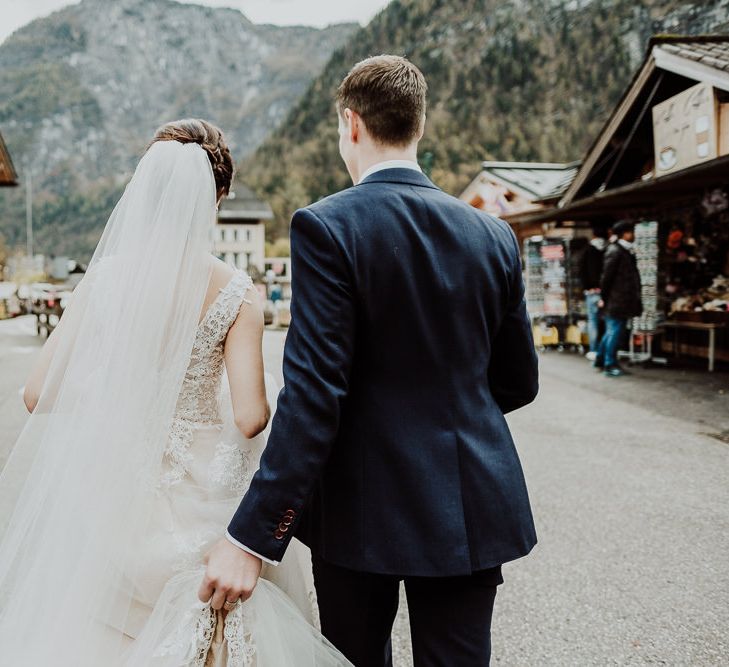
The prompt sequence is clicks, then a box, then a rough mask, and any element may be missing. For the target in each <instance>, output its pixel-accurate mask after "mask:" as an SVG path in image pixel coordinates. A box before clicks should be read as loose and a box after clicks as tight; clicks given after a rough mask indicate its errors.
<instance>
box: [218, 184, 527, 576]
mask: <svg viewBox="0 0 729 667" xmlns="http://www.w3.org/2000/svg"><path fill="white" fill-rule="evenodd" d="M291 251H292V275H293V281H294V282H293V300H292V320H291V327H290V330H289V333H288V338H287V341H286V348H285V353H284V383H285V387H284V389H283V390H282V392H281V394H280V396H279V400H278V408H277V411H276V414H275V417H274V419H273V425H272V430H271V435H270V438H269V441H268V445H267V447H266V449H265V451H264V453H263V456H262V458H261V466H260V470H259V471H258V472H257V473H256V475H255V477H254V478H253V481H252V483H251V486H250V488H249V490H248V492H247V493H246V495H245V497H244V498H243V500H242V502H241V504H240V507H239V508H238V510H237V512H236V514H235V516H234V517H233V519H232V521H231V523H230V526H229V528H228V531H229V533H230V535H231V536H232V537H234V538H235V539H236V540H238V541H239V542H241V543H242V544H245V545H246V546H247V547H249V548H250V549H253V550H254V551H256V552H258V553H259V554H262V555H264V556H266V557H267V558H270V559H272V560H280V559H281V558H282V556H283V554H284V552H285V550H286V547H287V545H288V543H289V541H290V539H291V537H292V536H293V535H296V537H298V538H299V539H301V540H302V541H303V542H304V543H306V544H308V545H309V546H310V547H311V549H312V550H313V551H314V552H315V553H317V554H318V555H319V556H321V557H322V558H323V559H324V560H326V561H328V562H331V563H333V564H335V565H340V566H342V567H346V568H349V569H353V570H358V571H364V572H373V573H381V574H392V575H401V576H453V575H464V574H470V573H472V572H474V571H478V570H483V569H487V568H491V567H495V566H497V565H500V564H502V563H504V562H506V561H510V560H513V559H515V558H519V557H520V556H524V555H525V554H527V553H528V552H529V551H530V549H531V548H532V547H533V546H534V544H535V543H536V536H535V531H534V524H533V521H532V515H531V510H530V506H529V499H528V496H527V490H526V485H525V482H524V477H523V473H522V469H521V465H520V462H519V458H518V456H517V452H516V449H515V448H514V443H513V441H512V438H511V435H510V433H509V428H508V426H507V424H506V421H505V419H504V413H506V412H509V411H511V410H514V409H516V408H519V407H521V406H523V405H525V404H527V403H529V402H530V401H532V400H533V399H534V397H535V396H536V394H537V359H536V354H535V351H534V345H533V341H532V334H531V327H530V323H529V319H528V316H527V312H526V308H525V304H524V287H523V281H522V274H521V260H520V253H519V247H518V244H517V241H516V238H515V236H514V234H513V232H512V231H511V229H510V228H509V226H508V225H507V224H506V223H505V222H504V221H502V220H499V219H497V218H494V217H491V216H489V215H486V214H484V213H482V212H480V211H478V210H476V209H474V208H472V207H470V206H468V205H467V204H465V203H464V202H462V201H459V200H458V199H456V198H454V197H451V196H449V195H447V194H445V193H444V192H442V191H441V190H440V189H438V188H437V187H436V186H434V185H433V184H432V183H431V182H430V180H428V178H426V177H425V176H424V175H422V174H420V173H418V172H417V171H414V170H408V169H387V170H383V171H380V172H376V173H374V174H372V175H371V176H369V177H368V178H366V179H365V180H364V181H363V182H362V183H360V184H359V185H357V186H355V187H352V188H349V189H347V190H344V191H343V192H340V193H338V194H335V195H333V196H331V197H328V198H326V199H323V200H322V201H319V202H317V203H316V204H313V205H311V206H309V207H307V208H305V209H301V210H299V211H297V212H296V214H295V215H294V217H293V221H292V223H291Z"/></svg>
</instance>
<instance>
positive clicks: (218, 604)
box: [210, 587, 228, 611]
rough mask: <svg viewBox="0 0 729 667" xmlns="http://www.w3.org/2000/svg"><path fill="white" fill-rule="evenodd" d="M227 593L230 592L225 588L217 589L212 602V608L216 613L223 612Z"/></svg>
mask: <svg viewBox="0 0 729 667" xmlns="http://www.w3.org/2000/svg"><path fill="white" fill-rule="evenodd" d="M227 592H228V591H227V590H226V589H225V588H222V587H221V588H216V589H215V592H214V593H213V599H212V600H211V601H210V606H211V607H212V608H213V609H215V610H216V611H219V610H221V609H222V608H223V605H224V604H225V596H226V594H227Z"/></svg>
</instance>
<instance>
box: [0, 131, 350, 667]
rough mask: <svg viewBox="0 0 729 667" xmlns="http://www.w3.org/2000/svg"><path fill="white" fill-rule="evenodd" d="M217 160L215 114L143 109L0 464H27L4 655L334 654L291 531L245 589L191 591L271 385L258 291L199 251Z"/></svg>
mask: <svg viewBox="0 0 729 667" xmlns="http://www.w3.org/2000/svg"><path fill="white" fill-rule="evenodd" d="M232 173H233V165H232V160H231V157H230V153H229V151H228V149H227V147H226V145H225V143H224V140H223V137H222V134H221V133H220V131H219V130H218V129H217V128H215V127H214V126H212V125H210V124H208V123H206V122H204V121H201V120H185V121H179V122H175V123H170V124H168V125H165V126H163V127H162V128H160V129H159V130H158V131H157V133H156V135H155V137H154V139H153V141H152V143H151V145H150V147H149V148H148V150H147V152H146V154H145V155H144V156H143V157H142V159H141V161H140V162H139V165H138V167H137V169H136V171H135V173H134V176H133V177H132V179H131V181H130V183H129V184H128V186H127V188H126V190H125V192H124V195H123V196H122V198H121V200H120V201H119V203H118V204H117V206H116V208H115V209H114V212H113V213H112V215H111V217H110V219H109V222H108V224H107V226H106V229H105V230H104V233H103V236H102V238H101V241H100V242H99V245H98V247H97V249H96V252H95V254H94V257H93V259H92V261H91V264H90V266H89V270H88V272H87V274H86V276H85V278H84V279H83V280H82V281H81V283H80V284H79V286H78V287H77V288H76V290H75V292H74V295H73V298H72V300H71V302H70V304H69V306H68V308H67V309H66V312H65V314H64V316H63V318H62V320H61V322H60V323H59V325H58V327H57V328H56V330H55V331H54V333H53V334H52V335H51V337H50V338H49V339H48V341H47V343H46V345H45V347H44V348H43V351H42V353H41V355H40V358H39V361H38V363H37V366H36V368H35V369H34V371H33V373H32V375H31V378H30V379H29V381H28V383H27V386H26V390H25V396H24V398H25V401H26V405H27V406H28V409H29V410H30V411H31V413H32V414H31V416H30V418H29V420H28V422H27V425H26V427H25V428H24V430H23V432H22V434H21V436H20V438H19V439H18V442H17V443H16V446H15V448H14V451H13V455H12V457H11V460H10V461H9V463H8V465H7V466H6V468H5V471H4V472H3V475H2V479H0V488H2V489H4V490H5V491H6V492H7V490H8V489H12V488H14V487H15V486H16V485H17V470H18V468H19V467H25V468H29V472H27V476H26V478H25V481H24V483H23V484H22V487H21V488H20V490H19V491H18V492H17V494H16V497H15V499H14V505H13V509H12V513H11V515H10V517H9V519H8V520H7V521H6V522H5V525H4V526H0V528H2V527H4V534H3V536H2V542H1V543H0V656H1V660H0V662H2V664H3V665H8V666H10V665H12V666H14V667H22V666H25V665H28V666H31V665H33V666H35V665H54V666H62V667H71V666H73V667H98V666H100V665H116V664H119V665H128V666H130V667H138V666H141V665H154V666H157V665H159V666H165V667H172V666H174V667H183V666H200V667H224V666H227V667H238V666H242V665H256V666H258V667H261V666H263V667H268V666H271V667H281V666H286V665H291V666H299V665H305V666H311V667H314V666H317V667H318V666H320V665H332V666H334V665H347V664H349V663H348V662H347V660H346V659H345V658H344V657H343V656H342V655H341V654H340V653H338V652H337V651H336V649H334V647H332V646H331V645H330V644H329V643H328V642H327V641H326V640H325V639H324V638H323V637H322V636H321V634H320V633H319V632H318V631H317V630H316V629H315V628H314V627H313V625H312V623H314V622H315V618H316V611H315V599H314V593H313V582H312V577H311V572H310V560H308V555H307V552H306V549H305V547H303V545H301V544H297V545H296V548H294V549H290V550H289V551H288V553H287V556H286V558H285V559H284V561H283V562H282V563H281V564H280V565H278V566H277V567H268V566H264V573H263V576H264V578H263V579H262V580H261V581H260V583H259V584H258V586H257V587H256V589H255V590H254V591H253V594H252V596H251V597H250V598H249V599H248V600H247V601H246V602H242V603H241V602H240V601H238V603H235V604H233V601H228V603H226V604H225V609H224V610H222V611H217V607H219V606H220V605H219V604H211V601H210V600H209V601H208V602H205V603H203V602H200V601H199V600H198V587H199V583H200V581H201V579H202V575H203V573H204V560H205V553H206V550H207V549H208V547H209V546H210V545H212V544H213V543H214V542H216V541H217V540H218V539H220V537H221V536H222V535H223V534H224V527H225V525H226V523H227V520H228V518H229V517H230V515H231V514H232V513H233V511H234V510H235V508H236V507H237V504H238V501H239V499H240V497H241V496H242V495H243V493H244V492H245V490H246V488H247V485H248V483H249V481H250V479H251V477H252V475H253V473H254V472H255V470H256V467H257V464H258V459H259V456H260V453H261V451H262V449H263V446H264V445H265V428H266V424H267V422H268V419H269V407H268V406H269V401H268V399H267V391H268V392H269V394H271V396H270V397H271V402H273V399H274V398H275V395H274V394H275V392H273V391H272V388H271V386H270V383H269V386H268V387H267V386H266V382H265V381H264V372H263V359H262V352H261V339H262V334H263V317H262V308H261V301H260V298H259V297H258V295H257V293H256V291H255V290H254V289H253V286H252V282H251V279H250V278H249V277H248V275H247V274H246V273H244V272H242V271H234V270H232V269H231V268H229V267H228V266H227V265H225V264H224V263H223V262H221V261H219V260H217V259H215V258H214V257H213V256H212V255H211V252H210V251H211V239H212V230H213V225H214V221H215V209H216V202H218V203H219V202H220V199H221V198H222V197H223V196H224V195H225V194H226V193H227V192H228V190H229V187H230V183H231V179H232ZM226 372H227V378H228V379H227V382H226V381H225V378H224V376H225V374H226Z"/></svg>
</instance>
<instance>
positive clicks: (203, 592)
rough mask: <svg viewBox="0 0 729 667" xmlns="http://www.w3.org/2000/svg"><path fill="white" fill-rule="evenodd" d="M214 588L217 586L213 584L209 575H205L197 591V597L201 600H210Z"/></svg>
mask: <svg viewBox="0 0 729 667" xmlns="http://www.w3.org/2000/svg"><path fill="white" fill-rule="evenodd" d="M214 590H215V586H214V585H213V582H212V581H210V580H209V579H208V577H207V575H206V576H205V577H203V580H202V583H201V584H200V590H199V591H198V592H197V597H198V599H199V600H200V602H208V601H209V600H210V598H211V597H212V596H213V591H214Z"/></svg>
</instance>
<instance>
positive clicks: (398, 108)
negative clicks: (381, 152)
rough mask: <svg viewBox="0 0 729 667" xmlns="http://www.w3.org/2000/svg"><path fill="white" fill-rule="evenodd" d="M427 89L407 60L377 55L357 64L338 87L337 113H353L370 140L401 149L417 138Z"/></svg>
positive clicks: (415, 68) (419, 73) (421, 76)
mask: <svg viewBox="0 0 729 667" xmlns="http://www.w3.org/2000/svg"><path fill="white" fill-rule="evenodd" d="M427 90H428V85H427V83H426V82H425V77H424V76H423V73H422V72H421V71H420V70H419V69H418V68H417V67H416V66H415V65H413V64H412V63H411V62H410V61H409V60H408V59H407V58H403V57H401V56H390V55H381V56H373V57H371V58H367V59H366V60H363V61H361V62H358V63H357V64H356V65H355V66H354V67H353V68H352V69H351V70H350V71H349V74H347V76H345V77H344V80H343V81H342V83H341V84H340V85H339V89H338V90H337V110H338V111H339V113H340V114H341V113H343V111H344V109H351V110H352V111H356V112H357V113H358V114H359V115H360V117H361V118H362V120H363V121H364V124H365V126H366V127H367V131H368V132H369V133H370V135H371V136H372V138H373V139H374V140H375V141H377V142H379V143H382V144H386V145H392V146H405V145H407V144H409V143H410V142H412V141H413V140H414V139H416V138H417V136H418V133H419V132H420V128H421V124H422V122H423V117H424V115H425V96H426V93H427Z"/></svg>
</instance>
